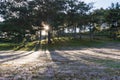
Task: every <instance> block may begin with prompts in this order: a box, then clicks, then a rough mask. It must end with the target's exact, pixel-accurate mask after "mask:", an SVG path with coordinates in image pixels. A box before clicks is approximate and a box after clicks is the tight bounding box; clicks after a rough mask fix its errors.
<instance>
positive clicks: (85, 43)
mask: <svg viewBox="0 0 120 80" xmlns="http://www.w3.org/2000/svg"><path fill="white" fill-rule="evenodd" d="M37 43H38V42H37V41H34V42H28V43H26V45H25V46H23V44H12V43H11V44H10V43H1V44H0V45H1V46H2V47H1V50H5V49H6V50H9V49H13V50H18V51H14V54H13V52H10V51H9V52H6V51H0V53H1V54H0V61H3V62H4V60H5V61H7V63H5V64H0V74H1V75H0V77H5V78H7V79H8V78H11V79H13V78H14V79H15V80H24V78H25V79H26V80H29V79H30V78H31V80H120V65H119V64H120V54H119V53H120V42H119V41H100V40H94V41H90V40H87V39H85V40H79V39H70V38H65V37H62V38H60V39H57V38H54V39H52V44H50V45H48V44H46V41H42V42H41V43H42V47H41V46H40V45H38V44H37ZM8 45H9V46H8ZM11 46H12V47H11ZM9 47H10V48H9ZM4 48H5V49H4ZM39 49H42V50H43V51H42V52H40V51H37V50H39ZM20 50H27V51H26V52H30V51H31V50H33V51H32V53H30V54H29V53H24V52H23V53H21V52H20ZM3 54H4V55H3ZM27 55H28V56H27ZM30 55H31V56H30ZM24 56H25V57H24ZM35 56H38V57H37V58H35V59H34V57H35ZM7 58H8V60H9V61H8V60H7ZM12 58H13V59H12ZM30 59H31V60H32V61H33V62H30V63H26V64H22V65H21V64H19V62H20V61H23V62H25V61H28V60H30ZM11 61H13V62H12V64H11ZM14 65H15V66H14ZM6 75H7V76H6Z"/></svg>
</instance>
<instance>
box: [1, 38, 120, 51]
mask: <svg viewBox="0 0 120 80" xmlns="http://www.w3.org/2000/svg"><path fill="white" fill-rule="evenodd" d="M111 42H120V41H113V40H111V41H110V40H109V41H108V40H92V41H91V40H89V39H81V40H80V39H72V38H68V37H60V38H59V39H58V38H53V39H52V44H47V41H45V40H43V41H42V42H41V44H42V45H39V44H38V41H33V42H27V43H26V44H25V45H24V44H23V43H19V44H17V43H0V50H26V51H31V50H35V51H36V50H39V49H49V50H54V49H61V48H62V49H63V48H64V49H67V48H69V47H101V46H104V45H106V43H111Z"/></svg>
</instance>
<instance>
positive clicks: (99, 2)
mask: <svg viewBox="0 0 120 80" xmlns="http://www.w3.org/2000/svg"><path fill="white" fill-rule="evenodd" d="M81 1H84V2H86V3H90V2H94V9H98V8H101V7H102V8H104V9H105V8H108V7H110V6H111V3H117V2H119V3H120V0H81Z"/></svg>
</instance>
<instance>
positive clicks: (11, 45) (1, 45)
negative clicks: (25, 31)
mask: <svg viewBox="0 0 120 80" xmlns="http://www.w3.org/2000/svg"><path fill="white" fill-rule="evenodd" d="M16 46H18V44H15V43H0V50H12V49H14V47H16Z"/></svg>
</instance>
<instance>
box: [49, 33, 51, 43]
mask: <svg viewBox="0 0 120 80" xmlns="http://www.w3.org/2000/svg"><path fill="white" fill-rule="evenodd" d="M48 44H51V33H50V31H48Z"/></svg>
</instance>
